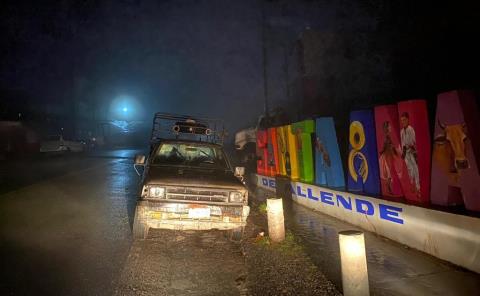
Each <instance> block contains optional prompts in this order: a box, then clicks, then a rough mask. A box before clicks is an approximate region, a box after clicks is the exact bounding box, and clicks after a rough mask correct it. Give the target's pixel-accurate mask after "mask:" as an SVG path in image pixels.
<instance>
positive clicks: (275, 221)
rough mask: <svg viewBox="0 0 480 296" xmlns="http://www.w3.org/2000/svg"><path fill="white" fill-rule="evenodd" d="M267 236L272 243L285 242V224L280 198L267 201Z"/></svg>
mask: <svg viewBox="0 0 480 296" xmlns="http://www.w3.org/2000/svg"><path fill="white" fill-rule="evenodd" d="M267 217H268V235H269V236H270V240H271V241H272V242H275V243H278V242H282V241H283V240H285V223H284V217H283V204H282V199H281V198H268V199H267Z"/></svg>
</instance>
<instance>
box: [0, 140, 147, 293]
mask: <svg viewBox="0 0 480 296" xmlns="http://www.w3.org/2000/svg"><path fill="white" fill-rule="evenodd" d="M136 152H137V150H133V149H130V150H117V151H108V152H102V153H97V154H96V155H87V154H84V155H69V156H57V157H47V158H40V159H33V160H24V161H15V162H9V163H3V164H2V165H1V169H0V219H1V221H0V262H1V274H0V295H22V294H23V295H40V294H42V295H110V294H112V293H113V291H114V289H115V284H116V281H117V280H118V278H119V275H120V274H121V271H122V268H123V265H124V262H125V260H126V258H127V256H128V252H129V249H130V245H131V228H130V225H131V222H132V221H131V220H132V219H133V212H134V207H135V200H136V197H135V192H136V190H137V182H138V177H137V175H136V173H135V171H134V170H133V167H132V163H133V160H132V158H133V156H134V154H135V153H136Z"/></svg>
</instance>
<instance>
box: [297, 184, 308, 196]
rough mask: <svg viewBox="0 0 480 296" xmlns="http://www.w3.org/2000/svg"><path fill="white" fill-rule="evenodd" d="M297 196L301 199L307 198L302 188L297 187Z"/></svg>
mask: <svg viewBox="0 0 480 296" xmlns="http://www.w3.org/2000/svg"><path fill="white" fill-rule="evenodd" d="M297 196H300V197H307V196H306V195H305V194H303V193H302V187H300V186H298V185H297Z"/></svg>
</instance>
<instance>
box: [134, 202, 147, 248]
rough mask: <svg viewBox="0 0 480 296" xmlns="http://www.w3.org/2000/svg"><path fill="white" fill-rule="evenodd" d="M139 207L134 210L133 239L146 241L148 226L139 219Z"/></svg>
mask: <svg viewBox="0 0 480 296" xmlns="http://www.w3.org/2000/svg"><path fill="white" fill-rule="evenodd" d="M141 210H142V209H141V207H139V206H137V207H136V208H135V217H134V218H133V231H132V232H133V239H134V240H139V239H146V238H147V236H148V226H147V225H146V224H145V222H144V221H143V219H141Z"/></svg>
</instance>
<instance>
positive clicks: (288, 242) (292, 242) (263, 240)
mask: <svg viewBox="0 0 480 296" xmlns="http://www.w3.org/2000/svg"><path fill="white" fill-rule="evenodd" d="M255 242H256V244H258V245H259V246H262V247H268V248H271V250H272V251H273V250H277V251H279V252H281V253H283V254H285V255H294V254H297V253H299V252H301V251H302V249H303V248H302V246H301V245H300V244H299V243H298V240H297V239H296V237H295V235H294V234H293V233H292V232H291V231H287V232H286V233H285V240H284V241H283V242H281V243H278V244H272V243H271V242H270V238H269V237H268V236H262V237H260V238H258V239H257V240H256V241H255Z"/></svg>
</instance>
